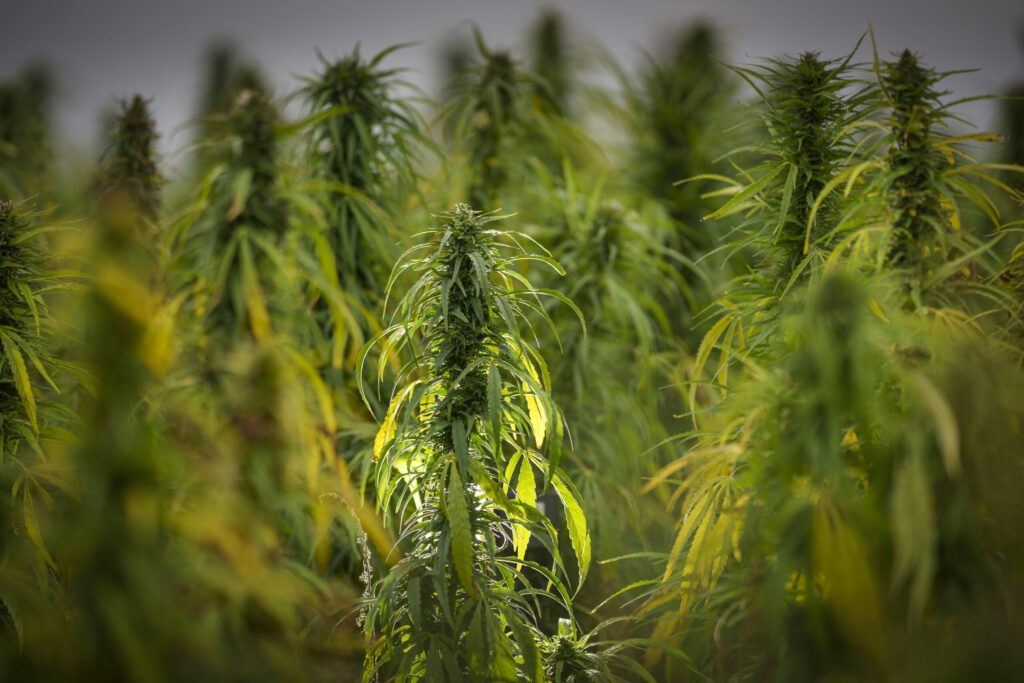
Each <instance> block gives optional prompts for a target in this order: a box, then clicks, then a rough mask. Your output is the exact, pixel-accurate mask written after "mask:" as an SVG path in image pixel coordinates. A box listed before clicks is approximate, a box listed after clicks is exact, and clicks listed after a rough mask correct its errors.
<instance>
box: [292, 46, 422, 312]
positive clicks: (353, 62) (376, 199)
mask: <svg viewBox="0 0 1024 683" xmlns="http://www.w3.org/2000/svg"><path fill="white" fill-rule="evenodd" d="M395 49H397V48H392V49H389V50H385V51H383V52H381V53H379V54H378V55H376V56H375V57H373V58H372V59H368V60H367V59H364V58H363V57H361V56H360V54H359V51H358V49H356V51H354V52H353V53H352V54H351V55H349V56H347V57H344V58H342V59H339V60H337V61H335V62H333V63H329V62H327V60H325V59H324V58H323V56H322V55H321V56H320V60H321V62H322V63H323V67H324V69H323V73H321V74H319V75H318V76H317V77H316V78H314V79H309V80H308V81H307V82H308V85H307V86H306V88H305V89H304V94H305V96H306V99H307V101H308V102H309V105H310V109H311V110H312V113H313V114H314V117H315V118H314V119H313V121H312V122H311V126H310V129H309V138H310V163H311V164H312V165H313V168H315V169H316V173H317V178H318V180H321V181H322V182H323V183H324V190H325V193H326V194H327V196H328V198H329V199H328V204H329V206H330V214H329V217H328V224H329V228H328V244H329V246H330V248H331V252H332V254H333V255H334V258H335V259H336V261H337V263H336V267H337V271H338V279H339V281H342V282H344V283H346V286H347V287H351V288H354V289H355V290H356V291H358V292H360V293H361V295H362V297H363V299H364V301H365V302H366V303H367V304H369V303H370V302H371V301H373V302H377V301H379V298H380V297H381V296H382V295H383V293H384V285H385V284H386V281H387V274H388V272H390V269H391V264H392V262H393V261H394V256H395V254H393V253H392V251H393V250H392V247H391V245H392V244H393V243H394V241H395V237H396V231H395V228H394V226H393V222H394V221H395V219H396V217H395V216H392V215H389V214H388V210H389V208H390V207H391V206H395V205H402V204H404V203H405V201H406V200H405V199H404V198H403V199H402V200H400V201H394V196H392V193H395V195H397V196H401V195H411V194H414V193H415V192H416V191H417V188H416V180H417V178H416V174H415V171H414V161H415V157H416V154H417V148H416V144H417V143H419V142H421V141H422V140H423V136H422V133H421V132H420V131H421V129H422V124H421V122H420V117H419V115H418V114H417V113H416V110H415V109H414V108H413V106H412V104H411V103H410V102H408V101H405V100H399V99H397V98H396V97H395V96H394V94H393V91H394V90H395V88H398V87H406V84H405V83H404V82H403V81H400V80H397V79H396V76H397V75H398V74H399V73H400V72H401V70H399V69H383V68H381V67H380V63H381V61H382V60H383V59H384V58H385V57H386V56H387V55H388V54H390V53H391V52H392V51H394V50H395ZM375 305H379V304H377V303H375Z"/></svg>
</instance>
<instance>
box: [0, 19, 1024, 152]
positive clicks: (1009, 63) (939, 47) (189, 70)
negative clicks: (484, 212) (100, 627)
mask: <svg viewBox="0 0 1024 683" xmlns="http://www.w3.org/2000/svg"><path fill="white" fill-rule="evenodd" d="M2 3H3V5H4V7H3V12H2V15H0V16H2V26H3V31H2V36H3V37H2V39H0V78H7V77H8V76H10V75H11V74H13V73H15V72H17V71H18V70H19V69H20V68H21V67H22V66H23V65H24V64H25V63H26V62H28V61H29V60H31V59H33V58H44V59H47V60H49V61H50V63H51V64H52V65H53V66H55V67H56V69H57V73H58V77H59V79H60V89H61V91H60V97H61V99H60V101H59V123H60V126H61V129H62V131H63V132H64V134H65V135H67V136H68V137H71V138H73V139H75V140H78V141H89V140H91V139H92V138H94V137H95V135H96V132H97V131H98V130H99V123H98V121H99V116H100V112H101V111H102V110H103V109H104V108H109V107H110V105H111V103H112V101H113V99H114V98H115V97H123V96H127V95H130V94H132V93H134V92H140V93H142V94H143V95H145V96H147V97H151V98H153V106H154V109H155V111H156V115H157V119H158V122H159V125H160V127H161V130H162V134H163V135H164V139H165V143H167V144H168V146H169V147H171V148H174V147H180V146H182V145H184V144H185V143H187V141H188V133H187V132H186V133H183V132H178V133H176V134H175V135H173V136H171V135H170V133H171V131H172V130H173V129H175V128H176V127H180V126H182V125H183V124H184V123H185V122H186V121H187V120H188V119H189V117H190V116H191V114H192V113H193V111H194V110H195V106H196V103H195V96H196V91H197V88H198V86H199V83H200V79H201V67H202V56H203V54H204V50H205V47H206V46H207V45H208V43H209V41H210V40H211V39H212V38H215V37H223V36H227V37H231V38H234V39H236V40H237V42H238V43H239V44H240V45H241V46H242V47H243V48H244V51H245V52H246V53H248V54H249V55H251V56H252V57H254V58H255V59H256V60H257V61H259V62H260V63H261V65H262V66H263V67H264V70H265V72H266V73H268V74H269V75H270V77H271V78H272V79H273V80H274V85H275V87H276V88H277V90H278V92H281V93H284V92H288V91H290V90H291V89H292V88H294V87H295V85H296V81H295V80H294V78H292V75H293V74H300V75H304V74H309V73H311V72H312V71H313V70H314V69H316V67H317V61H316V58H315V55H314V52H313V48H314V47H319V48H320V49H321V50H322V51H323V52H324V54H325V55H326V56H327V57H338V56H341V55H343V54H345V53H347V52H349V51H350V50H351V48H352V47H353V46H354V45H355V43H356V42H361V43H362V46H363V51H364V54H372V53H374V52H376V51H378V50H380V49H382V48H384V47H386V46H388V45H391V44H394V43H401V42H410V41H412V42H417V43H419V45H418V46H417V47H414V48H411V49H408V50H404V51H401V52H399V53H396V54H395V55H394V56H393V57H392V58H390V61H389V62H388V64H389V65H392V66H408V67H411V68H412V69H413V73H412V79H413V80H416V81H418V82H419V83H420V84H422V85H424V86H425V87H427V88H428V89H432V88H434V87H435V86H436V85H437V83H436V81H437V79H438V58H437V52H438V49H439V47H440V45H441V44H442V43H443V42H444V40H445V38H446V36H450V35H451V32H452V30H454V29H457V28H458V27H461V28H462V30H463V31H466V30H468V29H467V27H468V26H469V24H470V22H475V23H476V24H478V25H479V26H480V28H481V29H482V31H483V33H484V36H485V37H486V39H487V40H488V42H489V43H490V44H492V45H496V46H499V47H509V48H516V47H521V46H522V43H523V36H524V33H525V30H526V28H527V27H528V26H529V25H530V23H531V22H532V21H533V20H534V19H535V17H536V16H537V13H538V11H539V10H540V8H542V7H544V6H554V7H557V8H559V9H561V10H562V11H563V12H564V13H565V15H566V16H567V18H568V19H569V20H570V23H571V25H572V28H573V30H574V32H576V33H577V34H579V35H582V36H588V37H591V38H594V39H597V40H598V41H599V42H601V43H602V44H604V45H605V46H606V47H607V48H608V49H609V50H610V51H611V52H612V53H613V54H614V55H615V56H617V57H618V58H619V59H620V61H623V62H624V63H625V64H627V65H632V64H636V63H637V61H638V57H639V55H640V50H641V49H648V50H654V49H655V48H656V47H657V46H658V45H659V43H660V41H661V40H663V39H664V36H665V34H666V33H667V32H668V31H669V30H670V29H674V28H677V27H678V26H680V25H681V24H683V23H684V22H685V21H687V20H689V19H697V18H703V19H707V20H710V21H711V22H712V23H714V24H715V25H716V26H717V27H718V28H720V30H721V33H722V37H723V39H724V43H725V46H724V47H725V55H724V56H725V57H726V58H727V59H729V60H732V61H747V59H748V58H756V57H761V56H777V55H780V54H782V53H788V54H798V53H800V52H803V51H805V50H819V51H821V52H822V53H823V54H824V56H826V57H834V56H838V55H840V54H843V53H845V52H847V51H849V50H850V49H851V48H852V46H853V45H854V43H855V42H856V40H857V38H858V37H859V36H860V34H861V33H863V32H864V31H865V30H866V29H867V27H868V23H869V22H870V23H871V25H872V26H873V27H874V32H875V36H876V38H877V41H878V47H879V51H880V53H881V54H883V55H888V54H889V52H890V51H894V50H902V49H903V48H905V47H909V48H911V49H913V50H915V51H917V52H919V53H921V54H922V55H923V56H924V58H925V59H926V61H927V62H928V63H929V64H931V65H932V66H933V67H935V68H936V69H939V70H953V69H968V68H980V69H981V71H980V72H979V73H976V74H970V75H964V76H957V77H956V78H955V79H952V80H950V81H949V82H948V86H950V87H952V88H953V89H954V90H955V91H956V94H957V95H958V96H961V97H967V96H972V95H980V94H985V93H995V92H999V91H1002V90H1004V89H1005V88H1006V86H1007V84H1008V83H1010V82H1011V81H1015V80H1024V49H1022V47H1021V41H1020V39H1019V36H1020V34H1021V30H1022V26H1024V1H1022V0H971V1H970V2H968V1H966V0H888V1H886V0H861V1H860V2H855V1H853V0H848V1H846V2H837V1H835V0H714V1H713V0H689V1H687V2H668V1H664V0H564V1H563V2H558V3H554V2H548V3H542V2H517V1H515V0H502V1H500V2H484V1H482V0H477V1H470V0H443V1H432V0H419V1H416V0H372V1H370V2H355V1H353V0H290V1H289V0H175V1H173V2H171V1H167V2H153V1H151V0H2ZM861 54H862V55H863V56H864V58H865V59H866V58H867V57H868V56H869V55H870V46H868V48H867V49H866V50H865V51H864V52H862V53H861ZM992 111H993V109H992V107H991V106H990V105H978V106H973V107H971V108H969V109H967V110H965V112H966V114H967V115H968V117H969V118H971V119H972V120H974V122H975V123H977V124H978V125H979V126H980V127H990V126H992V125H994V122H993V121H992ZM168 138H169V139H168Z"/></svg>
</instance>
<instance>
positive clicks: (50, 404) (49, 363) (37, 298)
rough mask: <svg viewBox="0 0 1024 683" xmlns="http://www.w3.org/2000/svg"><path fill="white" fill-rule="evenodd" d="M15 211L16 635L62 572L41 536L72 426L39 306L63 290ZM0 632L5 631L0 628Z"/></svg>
mask: <svg viewBox="0 0 1024 683" xmlns="http://www.w3.org/2000/svg"><path fill="white" fill-rule="evenodd" d="M34 219H35V216H32V215H30V214H26V213H25V212H24V210H23V208H22V207H21V206H20V205H17V204H15V203H13V202H10V201H7V200H0V480H2V481H3V482H4V484H5V485H4V488H3V499H2V501H3V506H4V508H5V509H6V510H7V514H8V515H9V517H6V515H5V522H7V524H6V527H5V529H4V531H3V533H2V534H0V536H2V540H0V565H2V566H3V569H2V570H0V585H2V586H3V589H0V622H4V626H10V628H11V630H12V631H15V632H17V634H18V637H19V639H20V638H21V637H22V635H23V631H24V628H25V626H24V623H23V621H22V618H23V617H24V616H27V615H29V614H32V613H33V612H34V607H33V602H35V601H36V600H40V599H41V600H43V602H47V603H48V602H49V601H50V600H51V599H53V598H54V597H55V596H56V595H58V594H59V593H60V582H61V580H62V578H63V573H62V572H61V571H60V568H59V567H58V565H57V562H56V560H55V550H56V548H54V546H53V545H52V542H51V541H52V539H51V540H48V539H47V535H46V534H45V533H44V529H45V527H46V519H48V517H49V514H50V513H51V511H52V509H53V507H54V501H55V500H59V499H61V498H63V497H65V496H66V495H71V494H72V492H73V491H74V488H75V487H74V482H73V477H70V476H68V474H67V468H66V467H65V466H64V463H63V461H62V460H61V458H60V457H59V454H58V453H56V452H55V451H58V450H59V449H58V448H55V444H56V443H57V442H58V441H61V440H65V439H66V437H67V436H69V435H70V433H71V431H70V429H71V428H72V427H73V426H74V425H75V424H76V419H75V416H74V415H73V413H71V411H69V410H67V409H65V408H64V407H63V406H61V405H60V404H59V403H58V402H57V401H56V396H55V395H56V394H57V393H59V392H58V385H57V384H56V383H55V379H56V381H60V380H61V375H62V374H63V372H62V370H63V367H64V366H67V365H70V364H66V363H64V362H63V361H62V360H61V359H59V358H58V357H57V355H56V353H55V349H54V340H55V338H56V336H55V332H56V329H55V326H54V324H53V318H52V317H51V314H50V311H49V306H48V301H47V300H48V298H49V296H48V295H50V294H52V293H54V292H56V291H61V290H63V289H70V285H69V284H68V282H67V279H66V278H64V277H61V276H60V275H58V274H57V273H55V272H54V271H53V270H52V269H51V267H50V266H49V264H48V261H49V259H48V258H47V255H46V253H45V252H44V251H43V249H42V246H41V244H40V237H41V236H42V235H43V234H44V233H46V232H48V231H50V230H52V227H51V226H46V225H37V224H36V223H35V220H34ZM0 630H7V629H6V628H2V629H0Z"/></svg>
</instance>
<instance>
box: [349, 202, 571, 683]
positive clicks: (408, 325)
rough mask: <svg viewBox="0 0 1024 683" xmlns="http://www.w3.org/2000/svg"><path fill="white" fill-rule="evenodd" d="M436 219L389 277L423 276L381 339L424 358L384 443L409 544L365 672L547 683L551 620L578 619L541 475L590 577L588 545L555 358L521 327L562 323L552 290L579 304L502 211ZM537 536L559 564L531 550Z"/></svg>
mask: <svg viewBox="0 0 1024 683" xmlns="http://www.w3.org/2000/svg"><path fill="white" fill-rule="evenodd" d="M439 218H441V219H442V220H443V223H442V225H441V226H439V227H437V228H432V229H430V230H427V231H426V232H425V233H423V234H424V236H427V237H429V238H430V239H429V241H428V242H425V243H423V244H420V245H417V246H414V247H412V248H411V249H410V250H409V251H407V252H406V255H405V257H404V258H403V259H402V260H401V261H400V263H399V265H398V266H397V267H396V269H395V273H394V274H393V276H392V282H394V280H395V278H396V277H398V276H399V275H401V274H402V273H405V272H411V273H414V274H417V275H418V276H419V277H418V279H417V280H416V282H415V284H413V286H412V287H411V288H410V289H409V291H408V293H407V294H406V295H405V297H404V298H403V299H402V302H401V304H400V306H399V309H398V314H397V315H399V316H400V317H401V320H400V321H399V322H397V323H396V324H395V325H393V326H391V327H390V328H388V329H387V330H386V331H385V332H384V333H383V334H382V335H381V336H380V337H379V338H378V339H377V340H376V341H377V342H379V343H382V344H385V345H386V346H388V347H390V348H393V349H395V350H396V351H401V350H402V349H408V350H410V351H413V352H414V359H413V360H412V361H410V362H409V363H408V364H407V365H406V366H405V367H404V368H403V369H402V371H401V373H399V382H398V388H397V389H396V390H395V393H394V396H393V397H392V399H391V403H390V406H389V408H388V412H387V415H386V417H385V418H384V421H383V423H382V425H381V427H380V431H379V433H378V435H377V440H376V444H375V448H374V451H375V456H376V460H377V467H376V481H377V487H376V490H377V496H378V504H379V506H380V507H381V508H382V509H384V510H385V511H386V512H387V513H388V514H390V515H391V516H392V517H393V518H395V519H396V521H397V522H398V523H399V524H400V525H401V536H402V538H403V539H405V541H406V542H405V543H404V544H403V545H402V546H401V548H395V550H394V553H395V554H397V553H399V552H401V553H402V554H403V555H404V557H403V558H402V559H401V561H400V562H398V564H397V565H396V566H394V567H393V568H392V569H391V571H390V573H389V574H388V575H387V576H386V577H385V578H384V579H383V580H382V581H381V582H380V583H379V584H378V585H377V586H376V590H375V594H374V598H373V601H372V603H370V604H369V605H368V615H367V618H366V623H365V628H366V634H367V637H368V638H369V640H370V646H369V649H368V653H367V664H366V667H365V669H364V679H366V680H369V679H371V678H372V677H373V676H375V675H378V674H379V675H383V677H384V678H385V679H386V680H410V679H412V680H416V679H420V678H423V679H425V680H432V681H433V680H451V681H457V680H510V681H511V680H521V679H525V680H530V681H540V680H542V676H543V674H542V669H543V661H542V656H541V651H540V649H539V648H538V642H539V641H541V640H542V638H543V636H542V635H541V633H540V632H539V630H538V625H537V624H538V621H539V619H540V617H541V615H542V614H543V613H544V610H551V609H555V608H559V609H561V610H564V612H565V618H566V619H569V620H570V622H571V623H574V616H573V613H572V598H571V594H570V591H569V588H568V575H567V571H566V566H565V564H564V562H563V560H562V558H561V556H560V554H559V550H558V543H557V537H556V533H557V532H556V529H555V527H554V526H553V525H552V524H551V522H549V521H548V519H547V517H545V516H544V515H543V514H541V513H540V512H539V511H538V510H537V507H536V500H537V489H538V486H537V485H538V483H541V484H542V487H541V488H543V489H546V488H547V487H548V486H553V487H554V489H555V491H556V492H557V495H558V496H559V498H560V499H561V501H562V503H563V506H564V509H565V513H566V521H567V527H568V533H569V538H570V541H571V546H572V549H573V552H574V555H575V564H576V566H577V568H578V576H579V583H580V584H582V582H583V580H584V578H585V577H586V574H587V570H588V569H589V565H590V554H591V548H590V535H589V532H588V530H587V523H586V519H585V518H584V514H583V509H582V507H581V505H580V499H579V495H578V494H577V493H576V490H575V488H574V487H573V485H572V483H571V482H570V481H569V479H568V478H567V477H566V475H565V473H564V472H563V471H562V469H561V468H560V467H559V461H560V458H561V448H562V438H563V425H562V418H561V413H560V412H559V410H558V408H557V406H556V405H555V403H554V402H553V401H552V399H551V398H550V395H549V393H548V392H549V381H548V372H547V366H546V365H545V363H544V359H543V357H542V356H541V354H540V352H539V351H538V350H537V349H535V348H532V347H531V346H530V345H529V344H528V343H527V341H526V339H525V334H524V332H525V330H524V327H525V328H526V329H529V325H530V323H529V322H528V318H527V315H528V314H529V313H531V312H534V313H536V314H537V315H539V316H540V317H541V318H544V319H546V320H547V321H548V322H549V323H550V319H548V318H547V315H546V313H544V310H543V307H542V306H541V305H540V301H539V297H540V296H550V297H554V298H556V299H559V300H561V301H563V302H564V303H566V304H567V305H569V306H570V307H571V308H574V306H573V305H572V304H571V302H569V301H568V300H567V299H566V298H565V297H564V296H563V295H561V294H560V293H558V292H555V291H552V290H538V289H534V288H533V287H532V286H531V285H530V283H529V282H528V281H527V280H526V279H525V278H524V277H523V276H522V275H521V274H520V273H518V272H517V271H516V270H515V269H514V268H515V267H516V264H517V263H518V262H520V261H525V260H532V261H539V262H541V263H545V264H547V265H549V266H551V267H552V268H554V269H556V270H559V271H560V268H559V266H558V265H557V264H556V263H555V262H554V261H552V260H551V259H550V258H548V257H547V256H544V255H538V254H532V253H528V252H526V251H524V250H522V249H521V247H520V246H519V245H520V240H521V239H524V238H525V236H524V235H521V234H517V233H509V232H502V231H500V230H498V229H496V228H494V227H491V225H492V224H493V223H494V222H495V221H497V220H499V219H501V218H503V217H502V216H498V215H495V214H493V213H487V214H484V213H481V212H478V211H474V210H472V209H471V208H470V207H469V206H468V205H465V204H459V205H457V206H456V208H455V211H453V212H449V213H445V214H442V215H441V216H440V217H439ZM525 239H528V238H525ZM423 252H426V254H425V255H424V256H421V257H414V255H415V254H417V253H423ZM367 352H368V349H367V350H364V358H365V356H366V354H367ZM531 537H535V538H537V539H538V540H539V541H540V542H541V543H543V544H544V546H545V547H546V548H547V550H548V552H549V553H550V557H552V558H553V564H552V565H551V566H550V567H547V566H544V565H541V564H538V563H536V562H534V561H533V560H531V559H528V558H527V557H526V550H527V544H528V543H529V540H530V538H531ZM538 584H539V585H544V584H546V585H547V588H539V587H536V586H537V585H538ZM377 636H380V640H375V639H376V637H377Z"/></svg>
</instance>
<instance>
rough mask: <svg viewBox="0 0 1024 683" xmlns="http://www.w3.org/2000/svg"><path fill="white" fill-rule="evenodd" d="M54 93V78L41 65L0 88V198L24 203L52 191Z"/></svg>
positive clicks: (35, 65)
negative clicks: (51, 121)
mask: <svg viewBox="0 0 1024 683" xmlns="http://www.w3.org/2000/svg"><path fill="white" fill-rule="evenodd" d="M53 90H54V84H53V75H52V74H51V73H50V70H49V68H47V67H46V66H45V65H41V64H34V65H30V66H28V67H27V68H25V69H24V70H23V71H22V73H21V74H19V75H18V76H17V77H16V78H14V79H12V80H11V81H9V82H7V83H4V84H0V197H4V198H8V199H27V198H28V197H30V196H32V195H35V194H39V193H43V192H48V191H50V190H51V188H50V187H49V181H50V166H51V157H52V149H51V147H52V143H51V141H50V130H49V126H50V118H51V113H50V108H51V100H52V99H53Z"/></svg>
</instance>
